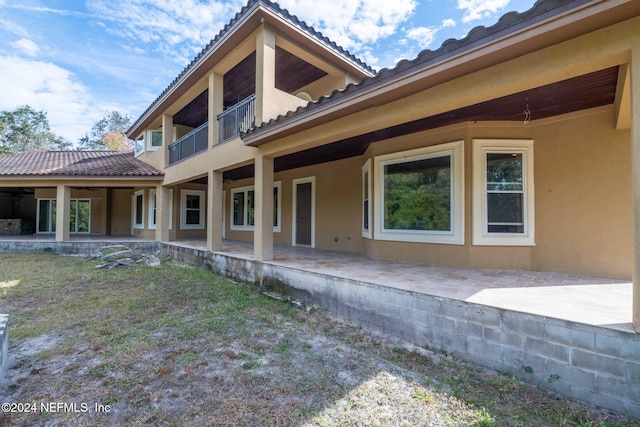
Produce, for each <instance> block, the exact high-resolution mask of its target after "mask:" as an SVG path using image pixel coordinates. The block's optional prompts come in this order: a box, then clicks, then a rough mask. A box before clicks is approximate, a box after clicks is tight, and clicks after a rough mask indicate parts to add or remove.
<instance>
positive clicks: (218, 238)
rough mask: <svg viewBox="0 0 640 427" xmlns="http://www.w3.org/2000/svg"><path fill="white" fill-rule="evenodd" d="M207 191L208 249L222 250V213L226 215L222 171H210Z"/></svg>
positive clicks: (210, 250)
mask: <svg viewBox="0 0 640 427" xmlns="http://www.w3.org/2000/svg"><path fill="white" fill-rule="evenodd" d="M207 193H208V194H207V250H208V251H209V252H214V251H221V250H222V215H224V205H223V202H222V196H223V194H224V193H223V189H222V172H219V171H209V185H208V186H207Z"/></svg>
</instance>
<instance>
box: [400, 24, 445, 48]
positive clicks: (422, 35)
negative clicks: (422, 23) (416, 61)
mask: <svg viewBox="0 0 640 427" xmlns="http://www.w3.org/2000/svg"><path fill="white" fill-rule="evenodd" d="M437 33H438V30H437V29H436V28H427V27H417V28H412V29H410V30H409V31H408V32H407V37H409V38H410V39H412V40H415V41H416V42H417V43H418V46H420V47H421V48H422V49H426V48H428V47H429V45H430V44H431V43H432V42H433V40H435V38H436V34H437Z"/></svg>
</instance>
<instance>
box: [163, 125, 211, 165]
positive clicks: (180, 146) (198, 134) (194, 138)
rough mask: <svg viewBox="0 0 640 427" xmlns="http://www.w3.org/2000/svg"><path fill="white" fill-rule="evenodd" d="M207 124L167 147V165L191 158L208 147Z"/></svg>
mask: <svg viewBox="0 0 640 427" xmlns="http://www.w3.org/2000/svg"><path fill="white" fill-rule="evenodd" d="M208 130H209V123H208V122H207V123H204V124H203V125H200V126H199V127H197V128H196V129H194V130H192V131H191V132H189V133H188V134H186V135H185V136H183V137H182V138H180V139H178V140H177V141H176V142H174V143H172V144H171V145H169V164H170V165H171V164H173V163H176V162H178V161H180V160H182V159H185V158H187V157H189V156H193V155H194V154H196V153H199V152H200V151H203V150H206V149H207V147H208V145H209V144H208Z"/></svg>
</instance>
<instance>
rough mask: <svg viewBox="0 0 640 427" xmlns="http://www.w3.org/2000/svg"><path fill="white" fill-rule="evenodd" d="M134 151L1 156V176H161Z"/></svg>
mask: <svg viewBox="0 0 640 427" xmlns="http://www.w3.org/2000/svg"><path fill="white" fill-rule="evenodd" d="M163 175H164V174H163V173H162V172H161V171H159V170H158V169H156V168H154V167H153V166H151V165H149V164H147V163H145V162H143V161H141V160H138V159H136V158H135V157H134V154H133V151H36V152H28V153H17V154H0V177H2V176H87V177H162V176H163Z"/></svg>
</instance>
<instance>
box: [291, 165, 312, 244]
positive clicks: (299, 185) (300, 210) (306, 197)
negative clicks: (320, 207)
mask: <svg viewBox="0 0 640 427" xmlns="http://www.w3.org/2000/svg"><path fill="white" fill-rule="evenodd" d="M293 245H294V246H311V247H314V246H315V177H310V178H301V179H294V180H293Z"/></svg>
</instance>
